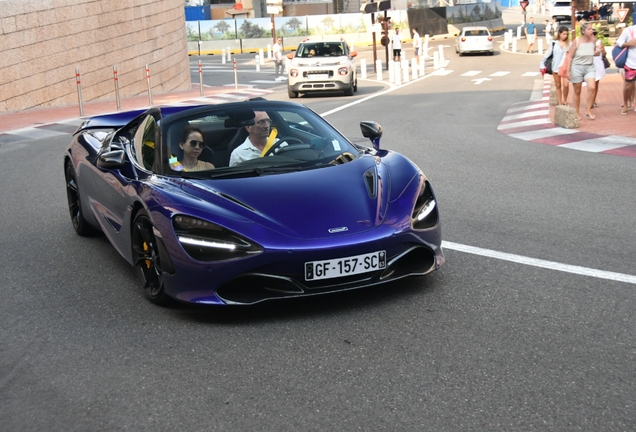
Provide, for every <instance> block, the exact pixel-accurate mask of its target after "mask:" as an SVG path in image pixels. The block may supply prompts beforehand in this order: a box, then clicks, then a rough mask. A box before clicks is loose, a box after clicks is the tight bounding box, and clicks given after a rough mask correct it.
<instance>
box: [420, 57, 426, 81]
mask: <svg viewBox="0 0 636 432" xmlns="http://www.w3.org/2000/svg"><path fill="white" fill-rule="evenodd" d="M425 75H426V60H424V56H422V57H420V76H425Z"/></svg>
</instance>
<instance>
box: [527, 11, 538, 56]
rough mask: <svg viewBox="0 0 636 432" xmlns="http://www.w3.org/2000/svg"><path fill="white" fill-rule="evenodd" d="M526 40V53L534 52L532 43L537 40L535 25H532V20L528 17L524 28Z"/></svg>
mask: <svg viewBox="0 0 636 432" xmlns="http://www.w3.org/2000/svg"><path fill="white" fill-rule="evenodd" d="M525 32H526V39H527V40H528V50H527V51H526V52H527V53H530V52H534V51H533V48H534V41H535V40H536V39H537V25H536V24H535V23H534V18H533V17H530V19H529V20H528V23H527V24H526V28H525Z"/></svg>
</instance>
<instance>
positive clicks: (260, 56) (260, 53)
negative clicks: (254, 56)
mask: <svg viewBox="0 0 636 432" xmlns="http://www.w3.org/2000/svg"><path fill="white" fill-rule="evenodd" d="M258 58H259V62H260V63H259V64H261V65H264V64H265V57H264V56H263V48H261V49H259V50H258Z"/></svg>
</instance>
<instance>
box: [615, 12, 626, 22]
mask: <svg viewBox="0 0 636 432" xmlns="http://www.w3.org/2000/svg"><path fill="white" fill-rule="evenodd" d="M628 13H629V9H616V15H618V20H619V21H620V22H625V18H627V14H628Z"/></svg>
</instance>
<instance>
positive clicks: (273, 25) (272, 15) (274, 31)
mask: <svg viewBox="0 0 636 432" xmlns="http://www.w3.org/2000/svg"><path fill="white" fill-rule="evenodd" d="M269 16H270V17H271V18H272V44H275V43H276V20H274V14H269Z"/></svg>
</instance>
